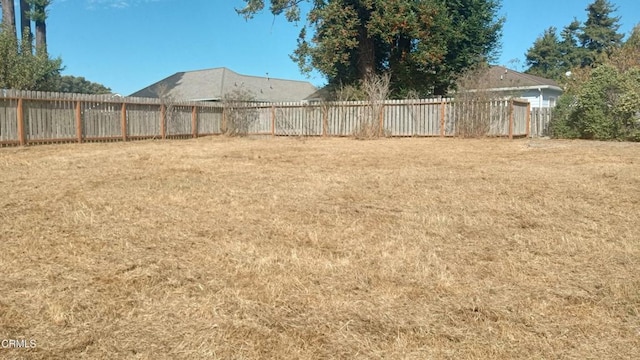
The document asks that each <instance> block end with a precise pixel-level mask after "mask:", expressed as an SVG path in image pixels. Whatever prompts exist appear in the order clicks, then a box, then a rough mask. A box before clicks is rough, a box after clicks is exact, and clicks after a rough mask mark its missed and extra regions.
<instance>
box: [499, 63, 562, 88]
mask: <svg viewBox="0 0 640 360" xmlns="http://www.w3.org/2000/svg"><path fill="white" fill-rule="evenodd" d="M489 78H490V79H491V88H539V87H545V88H548V87H551V88H557V89H558V90H562V87H560V84H558V83H557V82H556V81H554V80H551V79H545V78H543V77H540V76H535V75H530V74H525V73H521V72H518V71H515V70H511V69H508V68H506V67H504V66H491V68H490V69H489Z"/></svg>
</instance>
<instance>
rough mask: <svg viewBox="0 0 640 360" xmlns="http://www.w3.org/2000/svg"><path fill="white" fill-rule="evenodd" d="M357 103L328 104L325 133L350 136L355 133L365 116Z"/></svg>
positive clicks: (361, 107) (362, 107)
mask: <svg viewBox="0 0 640 360" xmlns="http://www.w3.org/2000/svg"><path fill="white" fill-rule="evenodd" d="M363 110H364V106H363V105H361V104H359V103H353V104H349V103H341V104H335V105H330V106H329V108H328V109H327V135H329V136H351V135H353V134H355V132H356V131H357V130H358V127H359V126H360V122H361V121H362V119H363V118H364V116H365V113H364V111H363Z"/></svg>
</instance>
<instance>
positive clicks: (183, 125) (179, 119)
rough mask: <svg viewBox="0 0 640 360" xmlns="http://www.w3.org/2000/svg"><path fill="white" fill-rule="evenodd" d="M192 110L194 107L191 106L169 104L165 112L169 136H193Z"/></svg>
mask: <svg viewBox="0 0 640 360" xmlns="http://www.w3.org/2000/svg"><path fill="white" fill-rule="evenodd" d="M192 111H193V108H192V107H191V106H184V105H172V106H167V110H166V112H165V116H166V120H165V121H166V129H167V136H178V137H183V136H191V135H192V131H191V117H192Z"/></svg>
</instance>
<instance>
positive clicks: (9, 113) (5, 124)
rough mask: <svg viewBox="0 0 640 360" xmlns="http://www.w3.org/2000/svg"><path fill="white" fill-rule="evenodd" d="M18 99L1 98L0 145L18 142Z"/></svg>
mask: <svg viewBox="0 0 640 360" xmlns="http://www.w3.org/2000/svg"><path fill="white" fill-rule="evenodd" d="M17 109H18V100H14V99H2V98H0V145H1V144H12V143H17V142H18V141H19V139H18V112H17Z"/></svg>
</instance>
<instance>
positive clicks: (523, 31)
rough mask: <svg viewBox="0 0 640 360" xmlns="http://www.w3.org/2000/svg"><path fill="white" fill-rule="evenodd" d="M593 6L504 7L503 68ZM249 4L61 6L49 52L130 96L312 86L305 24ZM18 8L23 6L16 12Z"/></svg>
mask: <svg viewBox="0 0 640 360" xmlns="http://www.w3.org/2000/svg"><path fill="white" fill-rule="evenodd" d="M591 2H592V0H535V1H528V0H503V1H502V5H503V6H502V9H501V11H500V15H502V16H505V17H506V23H505V26H504V34H503V38H502V51H501V56H500V58H499V60H498V61H497V63H498V64H500V65H507V66H509V67H511V68H513V69H515V70H524V68H525V60H524V54H525V52H526V51H527V49H528V48H529V47H531V45H532V44H533V42H534V40H535V39H536V38H537V37H538V36H539V35H540V34H542V32H543V31H544V30H545V29H546V28H548V27H549V26H556V27H557V28H559V29H561V28H562V27H564V26H565V25H568V24H569V23H570V22H571V21H572V20H573V18H574V17H575V18H577V19H578V20H580V21H584V20H585V18H586V11H585V9H586V7H587V5H588V4H589V3H591ZM612 2H613V3H614V4H615V5H616V6H617V7H618V8H619V10H618V12H617V13H616V14H617V15H618V16H621V17H622V19H621V24H622V27H621V29H620V31H621V32H624V33H625V34H628V33H629V32H630V31H631V29H632V28H633V26H634V25H635V24H638V23H640V0H613V1H612ZM243 4H244V2H243V1H242V0H53V3H52V5H51V6H50V9H49V19H48V21H47V31H48V36H47V38H48V44H49V53H50V54H51V55H52V56H60V57H61V58H62V60H63V64H64V65H65V66H66V68H65V70H64V72H63V74H65V75H75V76H84V77H85V78H87V79H88V80H90V81H95V82H99V83H102V84H104V85H105V86H108V87H110V88H111V89H112V90H113V91H114V92H117V93H120V94H122V95H128V94H130V93H133V92H135V91H137V90H139V89H141V88H144V87H146V86H148V85H150V84H152V83H154V82H156V81H158V80H161V79H163V78H165V77H167V76H169V75H171V74H174V73H176V72H179V71H189V70H198V69H207V68H214V67H223V66H224V67H228V68H230V69H232V70H234V71H236V72H239V73H242V74H246V75H256V76H266V74H267V73H268V74H269V76H270V77H272V78H284V79H296V80H308V81H310V82H311V83H313V84H314V85H317V86H318V85H323V84H324V83H325V80H324V78H323V77H322V76H321V75H319V74H312V76H311V77H310V78H308V79H307V77H305V75H303V74H301V73H300V71H299V69H298V66H297V65H296V64H295V63H293V61H291V59H290V58H289V54H291V53H292V52H293V50H294V48H295V46H296V39H297V36H298V33H299V31H300V26H301V24H300V25H298V26H296V25H295V24H291V23H288V22H287V21H286V20H285V19H284V18H283V17H278V18H274V17H273V16H271V15H270V14H267V13H265V14H262V15H258V16H256V18H254V19H253V20H249V21H245V20H244V19H243V18H242V17H240V16H238V15H237V14H236V13H235V11H234V8H236V7H242V6H243ZM16 9H17V5H16Z"/></svg>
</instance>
